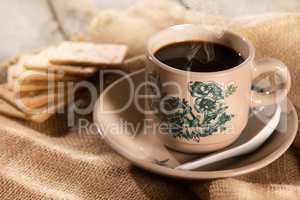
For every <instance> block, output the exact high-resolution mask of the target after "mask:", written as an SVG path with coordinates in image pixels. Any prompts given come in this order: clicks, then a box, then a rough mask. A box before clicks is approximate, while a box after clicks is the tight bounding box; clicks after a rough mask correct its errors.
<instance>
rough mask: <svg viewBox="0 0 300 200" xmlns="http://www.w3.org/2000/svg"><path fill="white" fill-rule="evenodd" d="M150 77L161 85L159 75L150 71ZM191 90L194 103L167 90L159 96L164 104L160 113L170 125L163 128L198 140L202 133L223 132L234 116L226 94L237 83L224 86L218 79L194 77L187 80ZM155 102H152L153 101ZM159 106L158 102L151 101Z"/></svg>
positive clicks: (179, 135)
mask: <svg viewBox="0 0 300 200" xmlns="http://www.w3.org/2000/svg"><path fill="white" fill-rule="evenodd" d="M149 75H150V76H152V77H151V78H150V80H151V81H154V80H156V81H154V82H156V84H157V85H158V86H159V87H161V83H157V82H160V79H159V77H157V76H153V75H154V74H152V73H150V74H149ZM187 89H188V91H189V94H190V95H191V97H192V99H193V105H189V103H188V101H187V100H186V99H185V98H183V99H181V98H179V97H175V96H170V95H167V94H165V93H163V94H162V97H161V98H160V101H161V102H160V105H161V107H160V108H159V109H158V110H159V112H158V113H157V115H156V116H157V117H158V118H159V119H160V120H161V123H164V124H165V125H166V126H165V127H167V128H165V129H164V131H166V132H167V133H168V134H169V135H171V136H172V137H174V138H180V139H186V140H193V141H197V142H199V140H200V138H201V137H206V136H209V135H212V134H216V133H221V132H223V131H225V130H226V129H227V127H226V125H227V123H228V122H229V121H231V119H232V118H233V117H234V115H233V114H231V113H228V106H227V105H226V104H225V98H227V97H229V96H230V95H232V94H233V93H234V92H235V91H236V89H237V86H236V85H235V84H233V83H232V84H229V85H227V86H225V87H221V86H220V85H219V84H217V83H215V82H201V81H194V82H190V83H189V84H188V88H187ZM152 103H153V102H152ZM153 105H156V106H158V103H157V101H156V103H154V104H152V106H153Z"/></svg>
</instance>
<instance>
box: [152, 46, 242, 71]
mask: <svg viewBox="0 0 300 200" xmlns="http://www.w3.org/2000/svg"><path fill="white" fill-rule="evenodd" d="M154 56H155V57H156V58H157V59H159V60H160V61H161V62H163V63H164V64H166V65H168V66H171V67H173V68H176V69H180V70H185V71H192V72H216V71H222V70H226V69H230V68H233V67H235V66H237V65H239V64H241V63H242V62H243V61H244V59H243V58H242V56H241V55H240V54H239V53H238V52H236V51H235V50H233V49H231V48H229V47H226V46H224V45H221V44H217V43H213V42H203V41H188V42H179V43H173V44H169V45H167V46H164V47H162V48H160V49H159V50H158V51H157V52H155V54H154Z"/></svg>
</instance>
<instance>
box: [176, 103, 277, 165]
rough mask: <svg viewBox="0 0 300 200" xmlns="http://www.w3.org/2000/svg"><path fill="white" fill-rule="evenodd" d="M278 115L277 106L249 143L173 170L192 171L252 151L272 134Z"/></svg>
mask: <svg viewBox="0 0 300 200" xmlns="http://www.w3.org/2000/svg"><path fill="white" fill-rule="evenodd" d="M280 113H281V108H280V106H279V105H277V109H276V111H275V113H274V115H273V117H272V118H271V120H270V121H269V122H268V123H267V124H266V126H265V127H264V128H263V129H262V130H261V131H260V132H259V133H258V134H257V135H256V136H255V137H254V138H252V140H251V141H248V142H246V143H244V144H241V145H240V146H237V147H234V148H231V149H228V150H225V151H222V152H217V153H212V154H210V155H208V156H205V157H203V158H200V159H197V160H193V161H190V162H187V163H184V164H182V165H179V166H177V167H176V168H175V169H180V170H193V169H197V168H199V167H202V166H205V165H208V164H211V163H214V162H218V161H221V160H226V159H228V158H232V157H236V156H240V155H243V154H247V153H250V152H252V151H254V150H255V149H257V148H258V147H259V146H260V145H262V144H263V143H264V142H265V141H266V140H267V139H268V137H269V136H270V135H271V134H272V132H273V131H274V129H275V128H276V127H277V125H278V123H279V121H280Z"/></svg>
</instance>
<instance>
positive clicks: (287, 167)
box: [0, 15, 300, 200]
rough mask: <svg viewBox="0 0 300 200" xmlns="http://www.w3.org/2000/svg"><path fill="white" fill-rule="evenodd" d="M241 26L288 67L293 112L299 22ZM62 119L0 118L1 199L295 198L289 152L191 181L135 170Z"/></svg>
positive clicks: (298, 182)
mask: <svg viewBox="0 0 300 200" xmlns="http://www.w3.org/2000/svg"><path fill="white" fill-rule="evenodd" d="M248 22H249V21H248ZM239 23H241V24H243V27H242V28H241V26H240V25H238V26H233V27H232V29H234V30H235V31H238V32H240V33H242V34H244V35H245V36H247V37H248V38H249V39H250V40H252V41H253V43H254V45H255V46H256V47H257V56H258V57H263V56H271V57H275V58H278V59H281V60H282V61H284V62H285V63H286V64H287V65H288V66H289V67H290V71H291V74H292V77H293V88H292V91H291V93H290V98H291V99H292V101H293V103H294V104H295V105H296V106H297V107H299V106H300V99H299V97H300V90H299V89H298V88H297V87H299V85H300V77H299V78H298V76H300V72H299V70H298V69H300V16H296V15H289V16H280V17H270V18H267V20H261V21H258V22H255V23H253V22H251V21H250V23H246V24H245V23H243V22H241V21H240V22H239ZM87 119H89V120H91V118H90V116H88V117H87ZM64 121H65V118H64V117H63V116H59V115H57V116H55V117H54V118H52V119H51V120H50V121H49V122H48V123H46V124H43V125H33V124H26V123H23V122H20V121H17V120H13V119H9V118H6V117H3V116H0V123H1V125H0V132H1V137H0V199H1V200H5V199H11V200H17V199H20V200H21V199H22V200H25V199H34V200H38V199H70V200H73V199H74V200H75V199H76V200H79V199H80V200H81V199H86V200H94V199H196V198H198V197H200V198H201V199H215V200H222V199H256V200H260V199H263V200H267V199H272V200H275V199H286V200H292V199H295V200H296V199H300V165H299V161H300V160H299V155H297V153H296V150H295V149H293V148H290V149H289V150H288V152H286V153H285V154H284V155H283V156H281V157H280V159H278V160H277V161H275V162H274V163H272V164H271V165H269V166H268V167H265V168H263V169H261V170H259V171H256V172H253V173H251V174H248V175H244V176H240V177H235V178H227V179H219V180H212V181H192V182H190V181H182V180H175V179H168V178H165V177H160V176H157V175H154V174H151V173H148V172H146V171H144V170H142V169H139V168H137V167H134V166H133V165H132V164H130V163H129V162H128V161H127V160H125V159H124V158H122V157H120V156H119V155H117V154H116V153H115V152H114V151H113V150H112V149H111V148H110V147H109V146H107V145H106V144H105V143H104V142H103V140H102V139H101V138H100V136H97V134H93V131H89V132H88V133H87V132H85V131H82V130H79V129H77V128H71V129H69V128H67V127H65V126H64V125H63V124H64Z"/></svg>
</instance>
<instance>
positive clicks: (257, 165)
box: [93, 69, 298, 180]
mask: <svg viewBox="0 0 300 200" xmlns="http://www.w3.org/2000/svg"><path fill="white" fill-rule="evenodd" d="M144 72H145V69H141V70H138V71H136V72H133V73H130V74H128V75H126V76H124V77H122V78H120V79H118V80H116V81H114V82H113V83H112V84H111V85H109V86H108V87H107V88H106V89H104V90H103V92H102V94H101V95H100V96H99V97H98V99H97V101H96V104H95V106H94V112H93V121H94V123H95V125H96V128H97V131H98V133H99V134H101V136H102V139H103V140H104V141H105V142H106V143H107V144H108V145H109V146H110V147H111V148H112V149H113V150H114V151H115V152H117V153H118V154H119V155H121V156H122V157H123V158H125V159H126V160H128V161H129V162H131V163H132V164H133V165H135V166H138V167H140V168H142V169H145V170H147V171H150V172H152V173H155V174H159V175H162V176H168V177H173V178H180V179H189V180H201V179H216V178H227V177H235V176H240V175H243V174H247V173H250V172H253V171H256V170H259V169H261V168H263V167H265V166H267V165H269V164H270V163H272V162H274V161H275V160H277V159H278V158H279V157H280V156H281V155H283V154H284V153H285V152H286V151H287V150H288V148H289V147H290V146H291V145H292V143H293V141H294V139H295V137H296V134H297V130H298V116H297V112H296V109H295V107H294V105H293V104H292V102H291V101H290V100H289V99H288V98H287V103H288V104H289V105H290V106H291V114H292V115H293V118H294V120H293V123H292V124H294V131H293V133H292V134H291V136H290V137H289V139H287V140H286V141H285V142H283V143H282V144H281V146H280V147H279V148H277V149H276V150H275V151H273V152H272V153H270V154H268V155H267V156H266V157H264V158H262V159H260V160H258V161H256V162H253V163H251V164H248V165H245V166H242V167H238V168H235V169H228V170H215V171H184V170H176V169H173V168H168V167H164V166H160V165H156V164H154V163H151V162H149V161H144V160H139V159H136V158H134V156H131V155H130V154H127V153H126V152H124V151H123V150H122V148H120V147H119V146H118V145H115V144H114V142H113V141H111V139H110V138H109V137H106V136H105V134H103V133H104V131H103V128H102V125H101V120H100V118H101V117H100V116H101V115H100V112H97V110H99V109H98V108H99V107H100V105H99V104H100V98H103V97H102V96H104V95H106V94H107V93H108V92H109V91H110V90H111V89H112V88H114V87H115V86H116V85H117V84H119V83H120V82H122V81H124V80H125V79H127V78H128V77H132V76H135V75H137V74H142V73H144Z"/></svg>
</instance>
